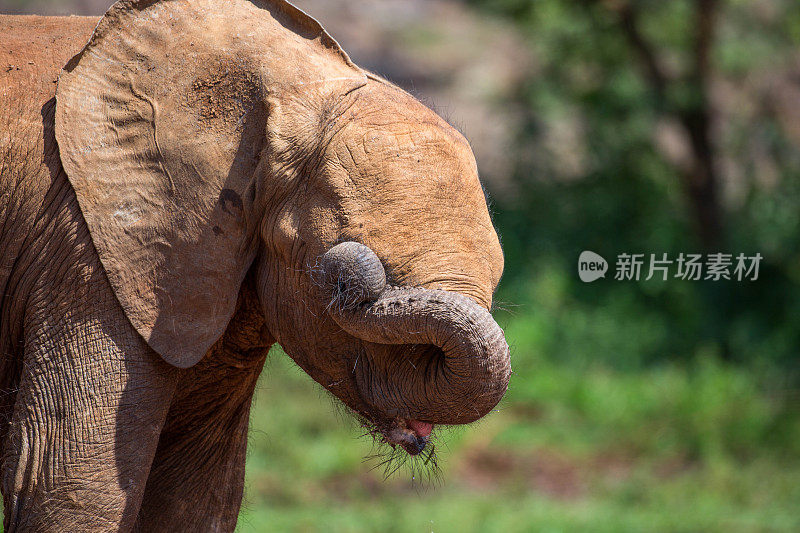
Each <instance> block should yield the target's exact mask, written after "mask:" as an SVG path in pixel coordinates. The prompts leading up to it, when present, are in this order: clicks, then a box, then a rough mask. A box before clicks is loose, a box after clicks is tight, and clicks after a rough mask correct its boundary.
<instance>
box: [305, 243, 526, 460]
mask: <svg viewBox="0 0 800 533" xmlns="http://www.w3.org/2000/svg"><path fill="white" fill-rule="evenodd" d="M320 265H321V267H320V269H319V274H318V275H320V286H321V287H323V288H324V292H323V294H324V295H325V296H326V298H327V299H328V302H329V304H328V305H327V307H326V311H327V314H328V316H329V317H331V318H332V319H333V321H334V322H335V323H336V325H338V326H339V327H340V328H341V329H342V331H344V333H346V334H347V335H350V336H351V337H353V338H354V339H357V340H358V341H360V343H361V347H362V353H361V354H360V355H361V357H357V358H356V360H355V363H354V365H353V367H352V370H350V369H347V370H348V373H350V374H351V375H352V382H353V385H355V389H356V390H357V391H358V396H359V400H361V402H357V403H362V402H363V405H365V406H368V408H367V409H364V411H365V412H366V413H370V414H378V413H379V416H367V418H368V419H369V420H370V421H371V422H372V425H373V426H374V428H375V430H374V431H373V430H371V431H370V432H371V433H373V435H375V434H377V433H380V434H381V435H382V436H383V438H384V439H385V441H386V442H388V443H389V444H391V445H394V446H397V445H399V446H401V447H402V448H403V449H404V450H405V451H407V452H408V453H409V454H411V455H418V454H419V453H421V452H422V451H423V450H424V449H425V447H426V446H427V444H428V442H429V440H430V433H431V430H432V429H433V424H434V423H435V424H437V425H455V424H468V423H470V422H474V421H475V420H477V419H479V418H481V417H482V416H484V415H486V414H487V413H489V412H490V411H491V410H492V409H493V408H494V407H495V406H496V405H497V403H498V402H499V401H500V399H501V398H502V396H503V394H504V393H505V392H506V389H507V388H508V382H509V378H510V376H511V361H510V351H509V347H508V344H507V343H506V340H505V335H504V333H503V330H502V329H501V328H500V326H499V325H497V323H496V322H495V321H494V319H493V318H492V315H491V314H490V312H489V310H488V309H487V308H486V307H485V306H484V305H483V304H481V303H479V302H477V301H475V300H473V299H471V298H469V297H468V296H465V295H464V294H461V293H459V292H451V291H446V290H441V289H428V288H424V287H413V286H399V285H389V284H388V282H387V278H386V273H385V270H384V268H383V264H382V263H381V261H380V259H379V258H378V257H377V256H376V255H375V253H374V252H373V251H372V250H370V249H369V248H368V247H366V246H364V245H363V244H359V243H356V242H343V243H340V244H337V245H336V246H333V247H332V248H331V249H330V250H328V251H327V252H326V253H325V254H324V255H323V256H322V260H321V261H320Z"/></svg>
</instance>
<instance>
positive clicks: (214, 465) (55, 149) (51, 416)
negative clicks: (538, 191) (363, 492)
mask: <svg viewBox="0 0 800 533" xmlns="http://www.w3.org/2000/svg"><path fill="white" fill-rule="evenodd" d="M87 43H88V44H87ZM502 270H503V257H502V252H501V250H500V246H499V241H498V238H497V235H496V233H495V231H494V228H493V227H492V224H491V221H490V218H489V214H488V211H487V207H486V203H485V199H484V195H483V191H482V189H481V186H480V183H479V181H478V176H477V169H476V165H475V161H474V158H473V156H472V151H471V149H470V147H469V145H468V143H467V142H466V140H465V139H464V138H463V137H462V136H461V135H460V134H459V133H458V132H457V131H455V130H454V129H453V128H452V127H450V126H449V125H448V124H447V123H446V122H444V121H443V120H442V119H440V118H439V117H438V116H436V114H435V113H433V112H432V111H430V110H429V109H427V108H426V107H424V106H423V105H421V104H420V103H418V102H417V101H416V100H415V99H413V98H412V97H411V96H409V95H408V94H406V93H405V92H403V91H402V90H400V89H398V88H397V87H395V86H393V85H392V84H390V83H388V82H386V81H385V80H383V79H381V78H379V77H377V76H375V75H373V74H371V73H368V72H365V71H363V70H361V69H360V68H359V67H357V66H356V65H355V64H353V63H352V61H351V60H350V59H349V57H348V56H347V54H346V53H345V52H344V51H342V50H341V48H339V46H338V44H336V42H335V41H334V40H333V39H332V38H331V37H330V36H329V35H328V34H327V33H326V32H325V31H324V30H323V29H322V28H321V27H320V26H319V24H318V23H317V22H316V21H315V20H313V19H311V18H310V17H308V16H307V15H305V14H304V13H302V12H300V11H299V10H297V9H296V8H294V7H293V6H291V5H290V4H287V3H285V2H283V1H277V0H274V1H266V0H258V1H256V0H253V1H247V0H233V1H232V2H226V3H225V5H224V7H221V3H220V2H215V1H214V0H136V1H135V0H124V1H122V2H118V3H117V4H115V5H114V6H112V8H111V9H110V10H109V12H108V13H107V14H106V15H105V16H104V17H103V18H102V19H100V20H98V19H95V18H81V17H66V18H59V17H12V16H0V356H1V358H0V391H1V392H2V394H0V410H2V413H0V414H2V421H3V423H2V425H0V443H1V444H2V485H1V488H2V492H3V502H4V512H5V521H4V525H5V530H6V531H84V530H91V531H118V530H122V531H148V532H149V531H233V529H234V528H235V525H236V517H237V515H238V511H239V506H240V503H241V497H242V489H243V483H244V462H245V461H244V460H245V452H246V440H247V425H248V417H249V409H250V403H251V398H252V394H253V389H254V387H255V384H256V380H257V378H258V375H259V373H260V372H261V369H262V366H263V364H264V361H265V358H266V355H267V352H268V351H269V348H270V346H271V345H272V344H274V343H275V342H278V343H280V345H281V346H282V347H283V349H284V350H285V351H286V353H287V354H288V355H289V356H290V357H292V358H293V359H294V361H295V362H296V363H297V364H298V365H299V366H300V367H301V368H303V369H304V370H305V371H306V372H307V373H308V374H309V375H310V376H311V377H312V378H313V379H314V380H316V381H317V382H318V383H320V384H321V385H322V386H323V387H325V388H326V389H327V390H328V391H330V392H331V393H332V394H334V395H335V396H336V397H337V398H338V399H339V400H341V401H342V402H343V403H344V404H345V405H347V406H348V407H349V408H350V409H351V410H352V412H353V413H354V415H356V416H357V417H358V418H359V419H360V420H361V421H362V422H363V423H364V424H365V425H367V427H369V428H370V429H371V430H373V431H374V432H375V434H376V435H379V436H380V438H381V439H384V440H385V441H386V442H388V443H389V445H392V446H396V445H399V446H402V447H403V448H404V449H406V450H407V451H408V452H409V453H411V454H416V453H420V452H421V451H422V450H423V449H424V447H425V446H426V444H427V442H428V439H429V434H430V432H431V430H432V428H433V427H435V426H436V425H439V424H461V423H468V422H471V421H474V420H476V419H478V418H480V417H481V416H483V415H485V414H486V413H488V412H489V411H490V410H491V409H492V408H493V407H494V406H495V405H496V404H497V402H498V401H499V400H500V398H501V397H502V395H503V393H504V392H505V390H506V388H507V386H508V379H509V376H510V372H511V371H510V363H509V356H508V355H509V354H508V346H507V344H506V343H505V340H504V338H503V334H502V330H500V328H499V327H498V326H497V325H496V324H495V323H494V321H493V320H492V318H491V315H490V314H489V312H488V309H489V308H490V307H491V301H492V293H493V291H494V289H495V288H496V286H497V283H498V282H499V279H500V276H501V274H502Z"/></svg>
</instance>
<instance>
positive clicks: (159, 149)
mask: <svg viewBox="0 0 800 533" xmlns="http://www.w3.org/2000/svg"><path fill="white" fill-rule="evenodd" d="M328 79H330V80H337V81H336V85H337V86H342V87H343V88H342V90H346V89H347V87H346V86H348V85H349V86H353V85H358V84H363V83H364V74H363V72H361V71H360V70H359V69H358V68H357V67H355V65H353V64H352V63H351V62H350V60H349V59H348V58H347V56H346V54H345V53H344V52H343V51H342V50H341V48H339V47H338V45H337V44H336V42H335V41H333V39H331V38H330V37H329V36H328V35H327V33H325V31H324V30H323V29H322V28H321V27H320V26H319V24H318V23H317V22H316V21H314V20H313V19H311V18H310V17H307V16H306V15H305V14H303V13H302V12H301V11H299V10H297V9H296V8H294V7H293V6H291V5H290V4H288V3H286V2H283V1H280V0H230V1H226V2H221V1H219V0H122V1H120V2H118V3H117V4H115V5H114V6H112V7H111V9H110V10H109V11H108V13H106V15H105V16H104V17H103V19H102V20H101V21H100V23H99V25H98V27H97V29H96V30H95V33H94V35H93V36H92V39H91V41H90V42H89V44H88V45H87V46H86V47H85V48H84V50H83V51H82V52H81V53H80V54H78V55H77V56H76V57H75V58H73V59H72V61H71V62H70V63H69V64H68V65H67V67H66V68H65V69H64V71H63V72H62V74H61V77H60V79H59V83H58V89H57V93H56V125H55V129H56V139H57V141H58V146H59V150H60V154H61V161H62V164H63V166H64V170H65V171H66V174H67V176H68V179H69V181H70V183H71V184H72V187H73V188H74V190H75V193H76V196H77V199H78V203H79V204H80V208H81V211H82V213H83V216H84V218H85V220H86V222H87V225H88V226H89V231H90V233H91V236H92V240H93V242H94V245H95V248H96V249H97V252H98V254H99V256H100V260H101V262H102V264H103V267H104V269H105V271H106V273H107V274H108V278H109V281H110V283H111V286H112V287H113V289H114V292H115V293H116V295H117V299H118V300H119V302H120V304H121V305H122V308H123V310H124V311H125V313H126V315H127V317H128V319H129V320H130V321H131V323H132V324H133V326H134V327H135V328H136V330H137V331H138V332H139V333H140V334H141V335H142V336H143V337H144V338H145V340H147V342H148V344H149V345H150V347H151V348H153V349H154V350H155V351H156V352H158V353H159V354H160V355H161V356H162V357H163V358H164V359H165V360H166V361H167V362H169V363H171V364H173V365H175V366H178V367H182V368H186V367H189V366H191V365H193V364H195V363H196V362H197V361H199V360H200V359H201V358H202V357H203V355H204V354H205V353H206V352H207V351H208V349H209V347H210V346H211V345H212V344H213V343H214V342H215V341H216V340H217V339H218V338H219V337H220V336H221V335H222V333H223V332H224V331H225V328H226V327H227V324H228V322H229V321H230V318H231V316H232V314H233V312H234V310H235V309H234V308H235V305H236V299H237V295H238V292H239V289H240V286H241V283H242V281H243V279H244V276H245V274H246V272H247V269H248V268H249V266H250V264H251V263H252V261H253V259H254V257H255V253H256V247H257V240H256V235H257V226H258V223H259V218H260V217H258V216H256V214H255V213H254V203H255V198H256V193H257V191H256V189H257V188H258V186H257V184H256V183H255V179H254V176H255V174H256V169H257V167H258V166H259V162H260V157H261V154H262V152H263V151H264V146H265V139H266V137H267V132H266V128H267V123H268V115H269V113H270V108H269V107H270V104H268V102H270V101H274V100H275V99H274V98H272V96H273V95H274V94H275V93H276V92H278V91H280V90H281V89H280V88H281V87H286V86H289V87H305V86H309V87H316V86H317V84H318V82H319V81H320V80H328Z"/></svg>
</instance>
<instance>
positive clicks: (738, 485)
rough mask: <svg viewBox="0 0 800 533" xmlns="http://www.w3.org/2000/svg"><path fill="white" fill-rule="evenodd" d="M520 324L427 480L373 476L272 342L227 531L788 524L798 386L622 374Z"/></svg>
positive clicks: (354, 433) (691, 374) (717, 372)
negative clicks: (563, 354) (234, 526)
mask: <svg viewBox="0 0 800 533" xmlns="http://www.w3.org/2000/svg"><path fill="white" fill-rule="evenodd" d="M526 323H527V324H529V322H528V321H527V320H526V321H521V320H518V321H514V322H513V323H512V324H511V325H509V327H508V328H507V330H508V333H509V337H510V338H516V339H519V340H520V341H519V343H518V346H517V349H516V351H515V353H514V367H515V375H514V378H513V380H512V385H511V388H510V390H509V393H508V395H507V397H506V399H505V400H504V401H503V402H502V403H501V405H500V406H499V407H498V409H497V410H496V412H494V413H491V414H490V415H489V416H488V417H486V418H485V419H484V420H482V421H481V422H479V423H476V424H474V425H472V426H470V427H468V428H462V429H457V430H454V429H450V430H447V431H445V432H444V434H443V435H441V436H440V438H439V444H438V447H437V449H438V450H439V453H438V455H439V461H440V463H441V465H442V469H443V479H442V480H441V481H440V482H439V483H437V484H435V485H433V486H431V485H430V484H424V483H420V482H419V480H417V479H411V474H410V473H408V472H405V471H403V470H401V471H399V472H398V473H396V474H395V475H394V476H392V477H391V478H389V479H388V480H384V479H383V472H382V471H381V470H380V469H377V470H374V469H372V467H374V462H369V461H368V462H364V461H363V460H362V457H364V456H365V455H368V454H369V453H370V450H371V444H370V442H369V441H367V440H365V439H359V438H358V435H359V434H360V433H361V432H360V431H359V428H358V427H356V425H355V424H354V423H353V422H352V421H351V420H349V419H348V417H347V416H341V415H340V414H338V413H340V410H338V409H336V408H334V405H333V402H332V401H331V400H330V399H329V397H328V396H327V395H326V394H324V393H323V392H321V391H320V389H319V387H317V386H316V385H314V384H313V383H312V382H311V380H310V379H309V378H308V377H307V376H306V375H305V374H303V372H302V371H300V370H299V369H297V368H296V367H294V365H293V364H292V363H291V361H290V360H289V359H288V358H287V357H286V356H285V355H284V354H283V353H282V352H280V351H279V350H276V351H275V352H273V354H272V355H271V358H270V361H269V362H268V363H267V367H266V369H265V372H264V375H263V377H262V379H261V383H260V386H259V390H258V393H257V396H256V400H255V403H254V407H253V414H252V430H251V435H250V448H249V457H248V465H247V468H248V470H247V486H246V493H245V503H244V506H243V509H242V513H241V516H240V523H239V528H238V529H239V531H242V532H245V531H436V532H447V531H453V532H458V533H467V532H472V531H475V532H478V531H481V532H483V531H498V532H499V531H502V532H509V531H586V530H591V531H726V532H728V531H798V530H800V413H799V412H798V410H797V403H798V402H797V399H798V394H797V392H796V391H795V392H794V393H792V392H791V391H788V392H787V391H781V392H772V393H769V394H767V393H765V392H763V391H764V387H763V383H761V382H760V381H759V379H757V378H756V376H755V374H753V373H751V372H748V371H746V370H743V369H740V368H734V367H729V366H725V365H723V364H721V363H718V362H717V361H716V360H715V359H713V358H702V357H701V358H699V362H698V363H696V364H693V365H688V366H680V367H679V366H664V367H657V368H651V369H646V370H640V371H636V372H627V373H622V372H615V371H611V370H609V369H607V368H603V367H591V366H584V367H582V368H576V365H575V364H563V363H562V364H556V363H553V362H548V361H544V360H540V359H537V358H536V357H534V356H533V355H532V353H533V352H532V351H531V350H532V348H533V346H532V345H531V343H530V342H528V341H526V340H525V338H526V337H525V331H524V329H521V328H524V327H525V324H526ZM534 344H535V343H534ZM792 394H794V396H792ZM792 406H794V408H792Z"/></svg>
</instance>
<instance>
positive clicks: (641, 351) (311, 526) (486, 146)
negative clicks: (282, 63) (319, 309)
mask: <svg viewBox="0 0 800 533" xmlns="http://www.w3.org/2000/svg"><path fill="white" fill-rule="evenodd" d="M102 4H104V2H102V1H101V2H99V3H98V2H94V1H91V0H84V2H83V3H81V4H76V3H74V2H73V3H70V2H68V1H61V2H59V1H57V0H56V1H51V2H47V1H46V0H42V1H40V2H38V3H36V4H31V3H27V4H26V3H22V2H19V1H18V0H13V1H11V2H10V3H9V0H0V8H5V9H15V10H17V11H20V10H22V11H25V10H38V11H39V12H42V10H51V11H60V12H65V11H66V12H83V13H96V14H99V13H101V12H102V10H103V9H104V7H105V5H102ZM298 4H299V5H301V6H302V7H306V8H307V9H308V10H309V11H310V12H311V13H313V14H315V15H318V16H319V18H320V19H321V20H322V21H323V23H325V24H326V26H328V28H329V30H330V31H331V33H332V34H333V35H334V36H336V37H337V38H339V39H340V40H341V41H342V43H343V45H344V46H345V48H346V49H347V50H348V51H349V52H350V53H351V55H352V56H353V57H354V59H355V60H356V62H358V63H360V64H362V65H365V66H367V67H369V68H371V69H374V70H377V71H379V72H381V73H383V74H386V75H387V76H389V77H390V78H392V79H393V80H394V81H396V82H398V83H400V84H401V85H403V86H404V87H406V88H408V89H409V90H410V91H412V92H414V93H415V94H416V95H418V96H420V97H421V98H423V99H424V100H425V101H427V102H428V103H430V104H431V105H433V106H435V107H436V108H437V110H439V111H440V112H442V113H443V114H444V115H446V116H447V117H448V118H450V119H451V120H452V121H453V122H454V124H456V125H457V126H459V127H461V128H462V129H463V130H464V131H465V133H466V134H467V136H468V137H469V138H470V139H471V140H472V141H473V144H474V145H475V147H476V153H477V154H478V160H479V165H480V166H481V170H482V175H483V177H484V180H485V184H486V188H487V193H488V195H489V197H490V199H491V203H492V210H493V214H494V220H495V223H496V225H497V227H498V230H499V232H500V233H501V235H502V239H503V244H504V249H505V252H506V258H507V263H506V274H505V277H504V279H503V282H502V284H501V287H500V289H499V291H498V294H497V300H498V302H499V304H498V309H497V311H496V313H495V314H496V316H497V318H498V320H499V321H500V323H501V325H503V326H504V327H505V329H506V332H507V336H508V339H509V340H510V342H511V343H512V345H513V364H514V370H515V375H514V378H513V380H512V384H511V388H510V390H509V393H508V395H507V397H506V399H505V400H504V401H503V403H502V404H501V405H500V406H499V407H498V409H497V411H496V412H495V413H493V414H491V415H490V416H488V417H487V418H486V419H484V420H483V421H481V422H479V423H477V424H474V425H473V426H471V427H468V428H460V429H452V430H446V431H444V432H443V433H442V434H440V435H439V436H438V440H437V443H436V446H437V450H439V453H438V455H439V462H440V464H441V466H442V469H443V472H442V477H441V479H440V480H438V481H437V482H435V483H431V482H425V483H421V482H420V481H421V480H420V479H417V478H415V477H414V476H417V477H418V476H419V473H418V472H416V473H412V472H410V471H407V470H400V471H398V473H396V474H395V475H394V476H392V477H390V478H389V479H388V480H384V479H383V474H382V470H381V469H376V470H373V469H372V467H374V466H375V464H376V461H375V460H371V461H370V460H367V461H364V460H363V458H364V457H365V456H367V455H369V454H370V453H371V452H370V443H369V442H367V441H366V440H363V439H362V440H358V439H357V435H358V434H359V433H360V431H359V428H357V427H355V426H354V425H353V423H352V422H350V421H349V420H348V419H347V417H346V416H344V417H343V416H337V415H336V412H335V410H334V409H333V407H332V405H331V402H330V401H329V400H328V398H327V397H326V396H325V395H324V394H323V393H321V392H320V389H319V388H318V387H317V386H315V385H314V384H313V383H312V382H311V381H310V380H309V379H308V377H307V376H305V375H304V374H303V373H302V372H301V371H299V370H298V369H297V368H296V367H294V365H293V364H292V363H291V361H290V360H289V359H288V358H287V357H286V356H285V355H284V354H282V353H281V352H280V351H279V350H276V351H275V353H274V354H273V356H272V357H271V359H270V361H269V362H268V366H267V369H266V371H265V373H264V376H263V378H262V382H261V385H260V388H259V392H258V395H257V398H256V401H255V403H254V407H253V414H252V430H251V436H250V442H251V444H250V454H249V460H248V481H247V491H246V502H245V505H244V508H243V511H242V515H241V520H240V530H241V531H273V530H274V531H316V530H319V531H437V532H439V531H456V532H459V533H464V532H471V531H476V532H477V531H503V532H506V531H587V530H588V531H726V532H727V531H797V530H800V505H798V503H800V388H799V387H800V385H799V382H800V327H798V325H799V323H800V321H799V319H800V151H798V143H800V127H798V125H800V105H798V104H800V82H798V80H800V49H799V48H798V45H800V4H798V3H797V2H795V1H793V0H751V1H744V0H727V1H722V0H673V1H670V2H660V1H657V0H470V1H467V2H454V1H433V0H431V1H421V0H383V1H377V0H376V1H372V2H354V1H353V2H350V1H346V0H337V1H335V2H322V1H312V0H308V1H300V2H298ZM582 250H593V251H595V252H597V253H599V254H601V255H602V256H604V257H605V258H606V259H608V260H609V262H610V263H611V269H612V272H611V274H613V268H614V265H613V263H614V258H616V256H617V255H618V254H619V253H623V252H627V253H645V254H650V253H655V254H659V255H660V254H661V253H664V252H667V253H669V254H670V255H671V256H673V257H674V256H676V255H677V254H678V253H680V252H684V253H692V252H696V253H707V252H728V253H733V254H737V253H739V252H743V253H745V254H747V255H752V254H755V253H757V252H758V253H760V254H762V256H763V257H764V260H763V262H762V265H761V272H760V275H759V278H758V280H757V281H753V282H737V281H718V282H690V281H682V280H677V279H670V280H668V281H657V280H651V281H640V282H635V281H615V280H613V275H608V276H607V277H606V279H601V280H598V281H596V282H594V283H591V284H584V283H582V282H581V281H580V280H579V279H578V277H577V275H576V263H577V257H578V255H579V254H580V252H581V251H582Z"/></svg>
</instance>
